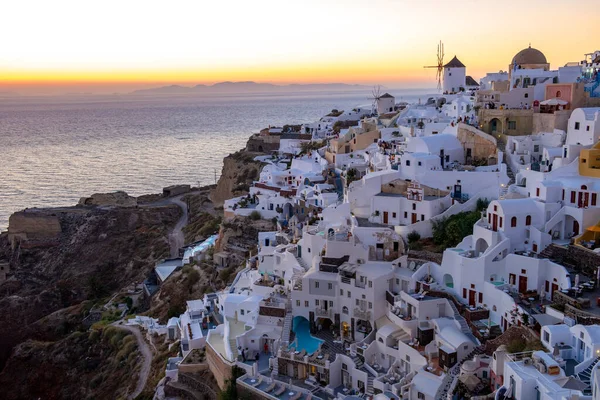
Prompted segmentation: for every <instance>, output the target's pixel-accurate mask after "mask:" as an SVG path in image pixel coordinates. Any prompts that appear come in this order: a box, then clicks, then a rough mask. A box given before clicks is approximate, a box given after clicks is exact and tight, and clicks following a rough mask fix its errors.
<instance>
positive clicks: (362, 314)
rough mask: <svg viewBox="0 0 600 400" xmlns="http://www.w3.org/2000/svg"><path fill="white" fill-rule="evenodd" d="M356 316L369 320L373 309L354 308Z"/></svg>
mask: <svg viewBox="0 0 600 400" xmlns="http://www.w3.org/2000/svg"><path fill="white" fill-rule="evenodd" d="M354 317H355V318H358V319H362V320H365V321H367V320H369V319H370V318H371V311H366V310H361V309H360V308H355V309H354Z"/></svg>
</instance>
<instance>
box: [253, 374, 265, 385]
mask: <svg viewBox="0 0 600 400" xmlns="http://www.w3.org/2000/svg"><path fill="white" fill-rule="evenodd" d="M262 378H263V377H262V375H261V376H259V377H258V379H257V380H256V382H255V383H253V384H252V386H254V387H257V386H259V385H260V384H261V383H262Z"/></svg>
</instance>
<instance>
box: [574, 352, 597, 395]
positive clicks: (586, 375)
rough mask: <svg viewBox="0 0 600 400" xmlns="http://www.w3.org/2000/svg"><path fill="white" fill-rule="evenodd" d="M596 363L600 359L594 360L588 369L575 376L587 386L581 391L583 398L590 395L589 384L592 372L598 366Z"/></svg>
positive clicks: (590, 388) (590, 386) (590, 387)
mask: <svg viewBox="0 0 600 400" xmlns="http://www.w3.org/2000/svg"><path fill="white" fill-rule="evenodd" d="M598 361H600V358H596V359H595V360H594V362H592V363H591V364H590V366H589V367H587V368H586V369H584V370H583V371H581V372H580V373H578V374H577V377H578V378H579V380H580V381H581V382H583V383H585V384H586V385H588V386H587V388H586V389H585V390H584V391H583V395H584V396H591V395H592V385H591V383H590V382H591V380H592V371H593V370H594V368H596V364H598Z"/></svg>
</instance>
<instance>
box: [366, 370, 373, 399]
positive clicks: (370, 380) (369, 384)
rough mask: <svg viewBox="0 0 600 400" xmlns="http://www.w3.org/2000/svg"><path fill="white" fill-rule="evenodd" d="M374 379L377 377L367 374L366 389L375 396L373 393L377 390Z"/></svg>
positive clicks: (370, 394)
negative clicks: (374, 387)
mask: <svg viewBox="0 0 600 400" xmlns="http://www.w3.org/2000/svg"><path fill="white" fill-rule="evenodd" d="M373 379H375V378H374V377H372V376H370V375H369V376H367V391H366V393H367V394H368V395H369V396H373V394H374V393H375V390H374V389H373Z"/></svg>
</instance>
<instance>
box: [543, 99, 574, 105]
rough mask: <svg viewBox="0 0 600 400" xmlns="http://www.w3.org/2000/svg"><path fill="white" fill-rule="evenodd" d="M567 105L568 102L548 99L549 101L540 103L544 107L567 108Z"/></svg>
mask: <svg viewBox="0 0 600 400" xmlns="http://www.w3.org/2000/svg"><path fill="white" fill-rule="evenodd" d="M567 104H568V102H566V101H564V100H561V99H548V100H544V101H542V102H541V103H540V105H543V106H565V105H567Z"/></svg>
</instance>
